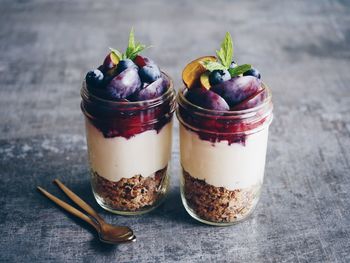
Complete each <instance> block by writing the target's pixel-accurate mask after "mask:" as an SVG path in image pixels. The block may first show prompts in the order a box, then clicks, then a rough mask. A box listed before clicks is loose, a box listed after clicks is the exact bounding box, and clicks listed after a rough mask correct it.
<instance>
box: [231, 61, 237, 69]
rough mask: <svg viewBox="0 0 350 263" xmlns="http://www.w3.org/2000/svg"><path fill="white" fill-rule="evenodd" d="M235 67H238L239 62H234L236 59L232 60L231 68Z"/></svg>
mask: <svg viewBox="0 0 350 263" xmlns="http://www.w3.org/2000/svg"><path fill="white" fill-rule="evenodd" d="M235 67H237V64H236V62H234V61H233V60H232V62H231V65H230V68H235Z"/></svg>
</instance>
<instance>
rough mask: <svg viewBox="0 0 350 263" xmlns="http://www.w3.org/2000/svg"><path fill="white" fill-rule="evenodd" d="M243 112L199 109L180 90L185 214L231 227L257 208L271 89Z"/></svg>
mask: <svg viewBox="0 0 350 263" xmlns="http://www.w3.org/2000/svg"><path fill="white" fill-rule="evenodd" d="M263 86H264V88H265V93H264V94H265V97H264V99H263V103H262V104H260V105H258V106H256V107H254V108H251V109H246V110H240V111H215V110H207V109H204V108H201V107H198V106H196V105H194V104H192V103H191V102H189V101H188V100H187V99H186V98H185V96H184V92H186V90H187V89H186V88H184V89H183V90H182V91H180V92H179V93H178V96H177V102H178V109H177V112H176V113H177V117H178V119H179V121H180V154H181V158H180V160H181V166H182V175H181V180H180V182H181V185H180V189H181V198H182V202H183V204H184V206H185V208H186V210H187V212H188V213H189V214H190V215H191V216H192V217H193V218H195V219H197V220H198V221H200V222H203V223H206V224H210V225H219V226H221V225H231V224H234V223H236V222H238V221H240V220H243V219H245V218H246V217H247V216H248V215H249V214H250V213H251V212H252V211H253V209H254V208H255V206H256V204H257V202H258V200H259V195H260V190H261V187H262V183H263V178H264V168H265V157H266V147H267V137H268V128H269V125H270V123H271V121H272V118H273V114H272V108H273V106H272V102H271V91H270V89H269V88H268V87H267V86H265V85H263Z"/></svg>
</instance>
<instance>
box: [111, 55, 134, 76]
mask: <svg viewBox="0 0 350 263" xmlns="http://www.w3.org/2000/svg"><path fill="white" fill-rule="evenodd" d="M133 67H135V68H137V66H136V64H135V63H134V62H133V61H132V60H131V59H128V58H127V59H123V60H121V61H119V63H118V65H117V69H116V73H117V74H120V73H121V72H123V71H124V70H126V69H127V68H133Z"/></svg>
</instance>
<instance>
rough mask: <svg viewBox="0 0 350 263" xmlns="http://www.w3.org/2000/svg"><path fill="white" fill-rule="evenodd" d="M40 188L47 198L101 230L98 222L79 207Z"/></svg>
mask: <svg viewBox="0 0 350 263" xmlns="http://www.w3.org/2000/svg"><path fill="white" fill-rule="evenodd" d="M38 190H39V191H40V192H41V193H42V194H43V195H45V196H46V197H47V198H49V199H50V200H51V201H52V202H54V203H56V204H57V205H58V206H60V207H62V208H63V209H64V210H66V211H67V212H69V213H71V214H72V215H75V216H76V217H79V218H80V219H82V220H84V221H85V222H87V223H89V224H90V225H92V226H93V227H94V228H95V229H96V230H97V231H99V229H100V228H99V226H98V225H97V224H96V222H95V221H94V220H92V219H91V218H90V217H88V216H87V215H85V214H83V213H82V212H80V211H79V210H78V209H76V208H74V207H73V206H71V205H69V204H67V203H66V202H64V201H62V200H61V199H59V198H57V197H56V196H54V195H52V194H50V193H49V192H47V191H46V190H45V189H43V188H41V187H40V186H38Z"/></svg>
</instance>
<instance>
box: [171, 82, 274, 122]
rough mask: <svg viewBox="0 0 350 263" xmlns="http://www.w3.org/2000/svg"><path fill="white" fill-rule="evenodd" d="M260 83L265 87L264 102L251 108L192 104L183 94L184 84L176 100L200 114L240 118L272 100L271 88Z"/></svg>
mask: <svg viewBox="0 0 350 263" xmlns="http://www.w3.org/2000/svg"><path fill="white" fill-rule="evenodd" d="M261 85H262V86H263V87H264V88H265V89H266V91H267V97H266V98H265V100H264V102H263V103H261V104H259V105H257V106H256V107H253V108H249V109H244V110H223V111H222V110H211V109H206V108H203V107H200V106H198V105H196V104H193V103H192V102H190V101H189V100H187V99H186V97H185V95H184V91H185V90H186V89H187V87H186V86H184V87H183V88H182V89H181V90H179V92H178V94H177V102H178V103H179V104H180V105H181V106H184V105H183V102H184V103H185V104H187V105H189V106H190V107H192V108H193V109H195V110H197V111H198V112H197V114H200V115H214V116H215V115H218V116H221V117H225V116H226V117H230V116H240V117H241V118H244V117H249V116H250V115H251V114H254V113H255V112H257V111H259V110H261V109H263V108H264V107H266V106H267V105H269V104H270V103H271V101H272V93H271V89H270V88H269V86H267V85H266V84H265V83H264V82H262V83H261Z"/></svg>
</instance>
